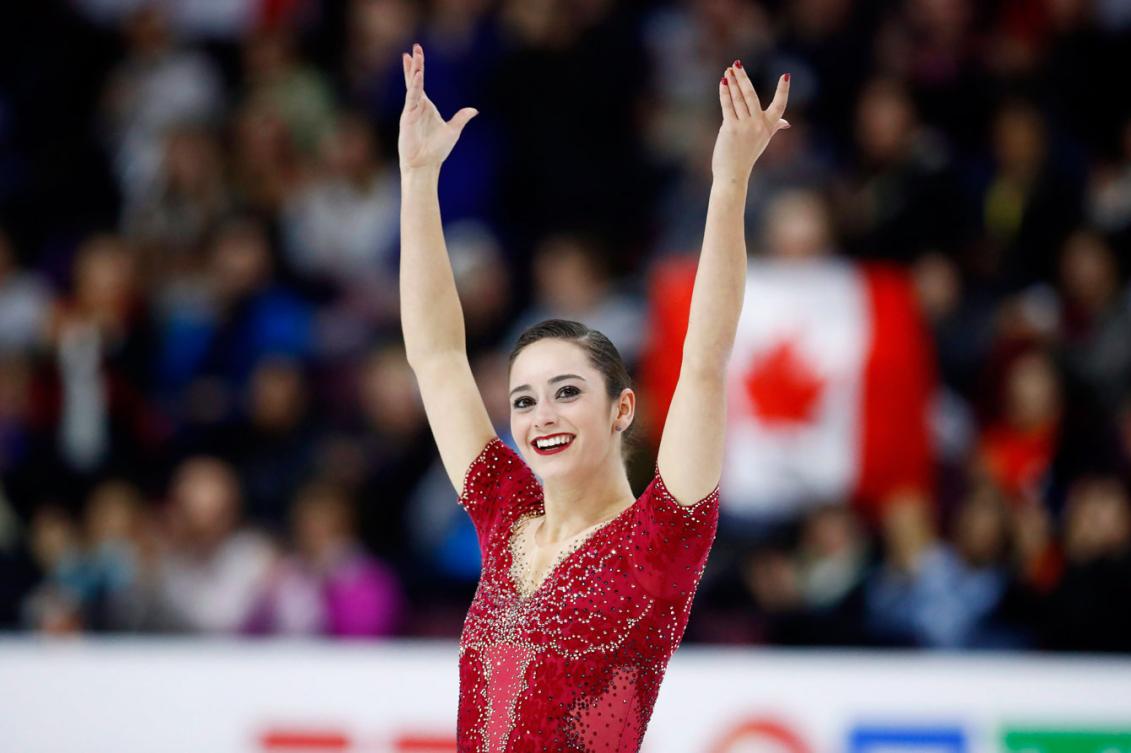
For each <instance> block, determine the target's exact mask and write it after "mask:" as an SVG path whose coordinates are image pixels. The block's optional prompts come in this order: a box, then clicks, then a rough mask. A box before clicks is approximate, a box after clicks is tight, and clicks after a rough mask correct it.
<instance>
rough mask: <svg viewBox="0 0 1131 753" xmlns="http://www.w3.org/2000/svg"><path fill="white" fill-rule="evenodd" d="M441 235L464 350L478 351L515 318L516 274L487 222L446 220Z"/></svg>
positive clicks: (494, 343) (497, 337)
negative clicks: (461, 323) (456, 296)
mask: <svg viewBox="0 0 1131 753" xmlns="http://www.w3.org/2000/svg"><path fill="white" fill-rule="evenodd" d="M461 138H462V136H461ZM444 239H445V242H446V243H447V245H448V258H449V259H450V260H451V263H452V274H453V275H454V276H455V282H456V292H457V293H458V294H459V298H460V302H461V303H462V304H463V318H464V326H465V329H466V330H467V351H468V353H471V354H477V353H480V352H483V351H485V350H489V349H491V348H493V347H496V346H498V345H499V344H500V342H503V341H501V340H500V338H501V337H505V336H506V335H505V332H506V330H507V329H508V327H509V326H510V323H511V321H513V319H514V312H513V310H512V309H513V307H514V304H515V301H514V300H513V299H514V297H515V296H514V293H513V292H512V291H513V289H514V276H515V275H514V272H513V271H512V270H511V269H510V268H509V267H508V265H507V260H506V258H505V257H504V255H503V248H502V244H501V243H500V241H499V238H498V237H497V236H496V235H495V234H494V233H492V232H491V230H490V228H489V227H488V226H487V225H486V223H483V222H479V221H477V220H460V221H458V222H452V223H447V224H445V226H444Z"/></svg>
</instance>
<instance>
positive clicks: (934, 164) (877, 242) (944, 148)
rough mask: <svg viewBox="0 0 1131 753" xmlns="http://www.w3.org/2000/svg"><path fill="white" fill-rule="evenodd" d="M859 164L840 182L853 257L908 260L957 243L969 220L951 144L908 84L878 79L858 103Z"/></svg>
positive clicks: (842, 221) (839, 212) (842, 218)
mask: <svg viewBox="0 0 1131 753" xmlns="http://www.w3.org/2000/svg"><path fill="white" fill-rule="evenodd" d="M855 141H856V152H855V155H854V162H853V164H852V165H851V166H849V168H848V169H847V170H846V171H845V172H844V173H843V177H842V178H841V179H840V180H838V181H836V183H835V185H836V190H835V192H834V196H835V203H836V216H837V225H838V226H839V227H840V229H841V231H842V233H843V234H844V245H845V248H846V250H847V251H848V252H850V253H851V254H853V255H854V256H859V257H864V258H873V259H889V260H895V261H901V262H908V261H910V260H911V259H912V258H914V257H915V256H916V255H918V254H919V253H920V252H921V251H923V250H926V249H949V248H954V247H955V246H956V245H957V243H958V241H959V240H960V238H959V237H958V233H959V232H960V230H961V228H963V227H964V226H965V223H964V222H963V220H965V219H966V218H965V217H964V216H963V212H962V202H961V199H960V195H959V194H958V192H957V190H956V186H955V185H954V176H953V175H952V170H951V165H950V163H951V160H952V156H951V153H950V148H949V146H948V145H947V144H946V143H945V141H944V140H943V139H942V138H941V137H940V135H939V134H938V133H937V132H935V131H934V130H932V129H931V128H930V127H929V126H927V125H926V124H924V123H923V122H922V121H921V120H920V118H919V114H918V113H917V112H916V109H915V106H914V104H913V103H912V100H911V97H910V95H909V94H908V92H907V91H906V89H905V88H904V86H903V85H902V84H900V83H899V82H898V81H896V80H895V79H892V78H885V77H878V78H874V79H872V80H871V81H869V82H868V83H867V84H865V86H864V88H863V90H862V92H861V94H860V99H859V102H858V103H857V108H856V120H855Z"/></svg>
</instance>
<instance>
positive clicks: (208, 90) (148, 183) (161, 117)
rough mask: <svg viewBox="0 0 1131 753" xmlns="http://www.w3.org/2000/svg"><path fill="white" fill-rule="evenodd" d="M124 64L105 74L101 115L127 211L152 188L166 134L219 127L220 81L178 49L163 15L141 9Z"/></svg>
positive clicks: (127, 32) (132, 20)
mask: <svg viewBox="0 0 1131 753" xmlns="http://www.w3.org/2000/svg"><path fill="white" fill-rule="evenodd" d="M124 38H125V42H126V45H127V53H126V58H125V60H123V61H122V62H121V63H119V65H118V66H117V68H116V69H115V70H114V71H113V72H112V73H111V74H110V77H109V80H108V83H107V85H106V90H105V92H104V94H103V103H102V111H103V118H104V121H105V128H106V132H107V136H108V138H109V141H110V145H111V150H112V153H113V161H114V167H115V172H116V173H117V176H118V183H119V185H120V187H121V190H122V194H123V196H124V198H125V203H126V205H127V206H130V205H132V204H133V203H135V202H138V201H141V200H143V199H144V197H145V196H147V195H148V194H149V193H150V192H151V191H154V190H155V189H156V187H157V177H158V175H159V173H160V165H161V160H162V153H163V151H164V141H165V133H166V130H167V129H169V128H170V127H174V126H180V125H183V124H186V123H196V124H208V123H215V122H217V121H218V119H219V117H220V115H221V112H222V109H223V106H224V91H223V87H222V85H221V80H220V76H219V74H218V72H217V70H216V68H215V67H214V66H213V64H212V62H211V61H210V60H209V59H208V58H207V57H205V56H203V55H200V54H197V53H194V52H187V51H182V50H179V49H177V47H176V45H175V44H174V41H173V38H172V34H171V32H170V29H169V21H168V18H167V16H166V13H165V10H164V9H163V8H162V6H161V5H159V4H158V3H145V4H143V5H141V6H139V7H138V8H137V9H136V10H134V12H133V13H132V14H130V16H129V18H128V20H127V21H126V23H125V27H124Z"/></svg>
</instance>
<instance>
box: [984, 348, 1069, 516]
mask: <svg viewBox="0 0 1131 753" xmlns="http://www.w3.org/2000/svg"><path fill="white" fill-rule="evenodd" d="M998 404H999V405H1000V406H1001V407H1000V412H999V413H998V414H997V415H994V416H993V417H992V418H991V419H990V421H989V422H988V424H987V425H986V426H985V427H984V428H983V430H982V433H981V436H980V438H979V442H978V445H979V446H978V461H979V463H980V464H981V466H982V467H983V468H984V469H985V472H986V473H988V474H989V477H990V478H991V479H992V481H993V483H994V484H996V485H997V486H998V487H999V488H1001V489H1002V490H1003V491H1004V492H1005V493H1006V494H1007V495H1008V498H1009V499H1010V500H1011V501H1014V502H1019V501H1020V500H1021V498H1022V495H1023V494H1025V493H1026V492H1031V491H1032V490H1033V489H1035V488H1037V486H1038V485H1039V484H1040V483H1041V482H1042V480H1043V479H1044V477H1045V474H1046V473H1047V472H1048V470H1049V465H1050V463H1051V462H1052V458H1053V455H1054V453H1055V451H1056V447H1057V441H1058V437H1059V429H1060V418H1061V405H1060V377H1059V375H1058V374H1057V371H1056V368H1055V366H1054V365H1053V363H1052V361H1051V359H1050V357H1049V355H1048V354H1047V353H1045V352H1044V351H1042V350H1039V349H1033V350H1030V351H1028V352H1022V353H1020V354H1018V355H1016V356H1015V357H1014V358H1013V359H1012V361H1010V362H1009V363H1008V365H1007V366H1006V368H1005V372H1004V375H1003V378H1002V385H1001V400H1000V403H998Z"/></svg>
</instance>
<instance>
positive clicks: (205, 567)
mask: <svg viewBox="0 0 1131 753" xmlns="http://www.w3.org/2000/svg"><path fill="white" fill-rule="evenodd" d="M169 495H170V499H169V510H168V515H169V520H168V527H169V536H168V540H167V542H166V544H165V548H164V550H163V551H162V553H161V558H160V563H159V565H158V573H157V579H158V588H157V590H156V594H157V596H158V598H159V599H160V600H161V603H160V604H159V605H158V608H156V609H150V610H149V611H150V613H152V614H157V615H161V617H160V620H161V622H162V623H164V624H163V625H162V626H164V627H168V628H171V629H173V630H184V631H189V632H197V633H228V634H233V633H238V632H240V631H241V630H243V629H244V628H245V627H246V626H247V625H248V622H249V620H250V619H251V616H252V609H253V608H254V606H255V600H256V599H257V598H258V596H259V594H260V593H261V592H262V589H263V588H265V587H266V584H267V581H268V576H269V574H270V572H271V568H272V564H273V562H274V561H275V557H276V553H275V550H274V548H273V546H272V545H271V544H270V543H269V542H268V540H267V539H265V538H264V537H263V536H262V535H261V534H259V533H257V532H256V531H254V530H252V529H250V528H247V527H245V526H244V525H243V524H242V522H241V518H242V506H243V499H242V494H241V491H240V487H239V480H238V478H237V476H236V474H235V471H234V470H233V469H232V467H231V466H229V465H228V464H227V463H224V462H223V461H221V460H217V459H215V458H209V457H195V458H190V459H189V460H186V461H184V462H183V463H182V464H181V465H180V466H178V467H177V469H176V472H175V473H174V475H173V479H172V482H171V484H170V489H169Z"/></svg>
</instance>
